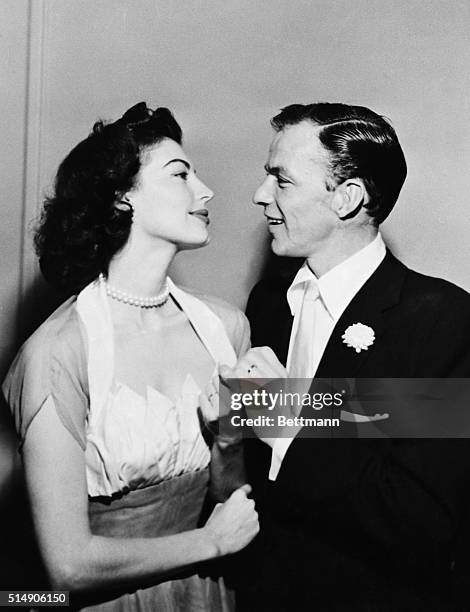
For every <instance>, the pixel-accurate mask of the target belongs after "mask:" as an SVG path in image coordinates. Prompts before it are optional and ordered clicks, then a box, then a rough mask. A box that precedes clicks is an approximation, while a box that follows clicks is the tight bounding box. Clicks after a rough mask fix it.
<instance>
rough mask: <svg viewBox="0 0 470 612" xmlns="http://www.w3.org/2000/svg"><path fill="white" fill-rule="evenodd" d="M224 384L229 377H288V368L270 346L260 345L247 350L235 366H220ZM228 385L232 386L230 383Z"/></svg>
mask: <svg viewBox="0 0 470 612" xmlns="http://www.w3.org/2000/svg"><path fill="white" fill-rule="evenodd" d="M220 377H221V379H222V382H223V383H224V384H227V382H226V380H227V379H229V378H243V379H245V378H255V379H263V380H266V381H269V380H270V379H273V378H287V370H286V368H285V367H284V366H283V365H282V363H281V362H280V361H279V359H278V358H277V357H276V354H275V353H274V351H273V350H272V349H271V348H270V347H269V346H258V347H256V348H252V349H250V350H249V351H247V352H246V353H245V354H244V355H243V357H241V358H240V359H239V360H238V362H237V364H236V365H235V367H233V368H229V367H228V366H221V367H220ZM228 386H230V385H229V384H228Z"/></svg>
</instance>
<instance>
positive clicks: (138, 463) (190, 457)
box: [77, 281, 236, 497]
mask: <svg viewBox="0 0 470 612" xmlns="http://www.w3.org/2000/svg"><path fill="white" fill-rule="evenodd" d="M169 285H170V293H171V295H172V297H173V298H174V299H175V301H176V302H177V303H178V305H179V306H180V308H181V309H182V310H183V312H184V313H185V314H186V316H187V317H188V320H189V322H190V323H191V326H192V329H193V330H194V333H195V334H196V335H197V336H198V338H199V340H200V341H201V342H202V343H203V344H204V346H205V348H206V349H207V351H208V353H209V354H210V356H211V358H212V359H213V361H214V372H213V376H214V375H216V374H217V366H218V364H219V363H224V364H227V365H233V364H234V363H235V361H236V356H235V352H234V349H233V347H232V345H231V343H230V341H229V339H228V336H227V334H226V332H225V328H224V326H223V324H222V322H221V321H220V319H219V318H218V317H217V316H216V315H215V313H214V312H213V311H212V310H211V309H210V308H209V307H208V306H206V305H205V304H204V302H202V301H201V300H199V299H197V298H195V297H194V296H192V295H190V294H188V293H186V292H184V291H182V290H181V289H178V288H177V287H176V286H175V285H174V284H173V283H171V281H170V282H169ZM77 311H78V314H79V316H80V318H81V321H82V323H83V327H84V330H85V334H86V340H87V342H86V344H87V350H88V355H87V374H88V387H89V395H90V402H89V404H90V406H89V412H88V417H87V425H86V470H87V482H88V493H89V495H90V496H91V497H95V496H110V495H113V494H115V493H119V492H123V491H128V490H133V489H138V488H143V487H146V486H149V485H154V484H158V483H159V482H162V481H163V480H166V479H169V478H172V477H176V476H180V475H182V474H184V473H188V472H194V471H197V470H201V469H204V468H205V467H207V465H208V463H209V460H210V451H209V448H208V446H207V444H206V441H205V440H204V437H203V436H202V433H201V425H200V418H199V415H198V407H199V405H200V402H199V396H200V394H201V392H202V391H203V389H200V388H199V386H198V385H197V384H196V382H195V380H194V378H193V377H192V376H191V373H188V375H187V377H186V380H185V382H184V384H183V386H182V388H181V392H180V394H179V395H178V397H177V398H176V399H175V400H174V401H173V400H171V399H170V398H168V397H167V396H165V395H164V394H163V393H161V392H160V391H158V390H157V389H155V388H153V387H152V386H147V390H146V393H145V396H144V395H141V394H140V393H137V392H136V391H134V390H133V389H131V388H130V387H129V386H128V385H126V384H124V383H123V382H122V381H119V380H116V376H115V368H114V364H115V359H114V332H113V324H112V319H111V312H110V308H109V304H108V297H107V295H106V291H105V287H104V284H103V283H102V282H99V281H97V282H95V283H92V284H91V285H89V286H88V287H87V288H85V289H84V290H83V291H82V292H81V293H80V295H79V296H78V299H77ZM208 382H209V381H208Z"/></svg>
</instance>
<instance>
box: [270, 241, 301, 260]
mask: <svg viewBox="0 0 470 612" xmlns="http://www.w3.org/2000/svg"><path fill="white" fill-rule="evenodd" d="M271 251H272V252H273V253H274V254H275V255H277V256H278V257H303V255H301V254H300V255H299V254H298V253H297V252H295V251H294V249H293V248H292V247H291V246H290V245H288V244H285V243H282V242H281V241H278V240H276V238H273V240H272V242H271Z"/></svg>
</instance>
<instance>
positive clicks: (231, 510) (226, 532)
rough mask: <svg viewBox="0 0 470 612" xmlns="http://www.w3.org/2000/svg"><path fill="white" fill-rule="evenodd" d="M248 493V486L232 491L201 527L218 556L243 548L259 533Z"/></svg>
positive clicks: (249, 489) (252, 502) (256, 515)
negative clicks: (216, 549) (217, 551)
mask: <svg viewBox="0 0 470 612" xmlns="http://www.w3.org/2000/svg"><path fill="white" fill-rule="evenodd" d="M250 492H251V487H250V485H248V484H245V485H243V486H241V487H240V488H239V489H237V490H236V491H234V492H233V493H232V495H231V496H230V497H229V498H228V499H227V501H226V502H224V503H223V504H217V505H216V507H215V508H214V510H213V511H212V514H211V515H210V517H209V518H208V520H207V523H206V524H205V525H204V527H203V531H204V532H205V533H206V534H207V535H208V537H209V539H210V540H211V541H212V542H213V544H214V545H215V546H216V547H217V548H218V550H219V554H220V555H229V554H232V553H236V552H238V551H239V550H241V549H242V548H245V546H246V545H247V544H249V543H250V542H251V540H252V539H253V538H254V537H255V536H256V534H257V533H258V531H259V522H258V513H257V512H256V510H255V502H254V501H253V500H252V499H248V497H247V495H248V494H249V493H250Z"/></svg>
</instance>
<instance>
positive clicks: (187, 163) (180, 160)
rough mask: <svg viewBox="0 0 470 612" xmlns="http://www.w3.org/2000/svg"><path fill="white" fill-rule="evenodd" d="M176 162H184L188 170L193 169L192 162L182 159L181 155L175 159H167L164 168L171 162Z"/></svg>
mask: <svg viewBox="0 0 470 612" xmlns="http://www.w3.org/2000/svg"><path fill="white" fill-rule="evenodd" d="M176 162H180V163H182V164H183V165H184V166H186V168H187V169H188V170H191V164H190V163H189V162H187V161H186V160H185V159H180V158H179V157H175V159H170V161H167V162H166V164H163V168H166V167H167V166H169V165H170V164H174V163H176Z"/></svg>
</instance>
